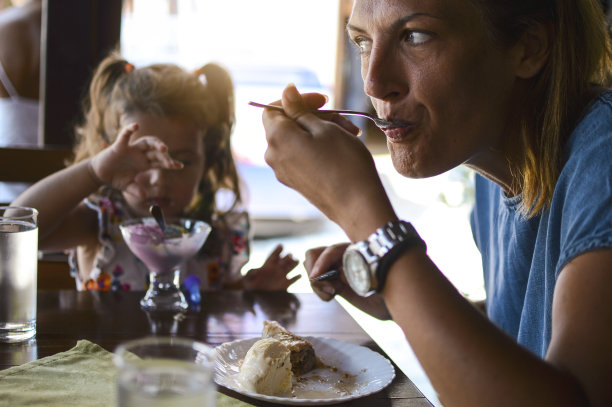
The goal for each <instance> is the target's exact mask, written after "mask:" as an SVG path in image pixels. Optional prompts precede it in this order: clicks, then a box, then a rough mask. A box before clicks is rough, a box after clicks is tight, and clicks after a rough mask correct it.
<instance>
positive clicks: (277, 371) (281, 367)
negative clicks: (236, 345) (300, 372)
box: [238, 338, 293, 396]
mask: <svg viewBox="0 0 612 407" xmlns="http://www.w3.org/2000/svg"><path fill="white" fill-rule="evenodd" d="M290 355H291V352H290V351H289V348H287V347H286V346H285V345H283V343H282V342H280V341H279V340H277V339H274V338H265V339H260V340H258V341H257V342H255V343H254V344H253V346H251V348H250V349H249V351H248V352H247V354H246V356H245V357H244V362H243V363H242V366H241V367H240V373H239V374H238V383H239V384H240V385H241V386H242V388H243V389H244V390H247V391H250V392H253V393H259V394H265V395H268V396H279V395H282V394H285V393H288V392H290V391H291V387H292V383H291V381H292V379H293V373H292V372H291V361H290Z"/></svg>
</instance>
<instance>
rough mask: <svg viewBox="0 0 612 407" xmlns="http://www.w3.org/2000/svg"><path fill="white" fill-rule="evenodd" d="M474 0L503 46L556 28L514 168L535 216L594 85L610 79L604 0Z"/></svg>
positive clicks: (527, 109) (525, 113) (525, 206)
mask: <svg viewBox="0 0 612 407" xmlns="http://www.w3.org/2000/svg"><path fill="white" fill-rule="evenodd" d="M471 1H472V2H473V3H474V4H475V5H476V6H477V7H478V8H479V9H480V10H481V11H482V15H483V19H484V21H485V24H486V26H487V28H488V31H489V34H490V37H491V39H492V41H493V42H494V43H497V44H498V45H500V46H506V45H511V44H514V43H516V42H517V41H518V40H519V39H520V38H521V35H522V34H523V33H524V32H525V30H526V29H528V28H529V27H531V26H534V25H536V24H540V23H543V24H545V25H546V27H547V28H548V29H549V30H550V35H551V37H550V38H551V40H550V54H549V57H548V61H547V62H546V64H545V65H544V67H543V69H542V71H541V72H540V73H539V74H538V75H536V76H535V77H534V78H532V79H531V83H530V86H528V87H527V88H528V89H529V90H528V92H531V94H530V95H528V96H527V97H526V98H524V99H525V100H524V101H525V103H524V104H523V107H522V108H523V110H522V115H521V125H522V143H523V147H524V150H525V155H524V159H523V161H522V162H518V163H513V166H515V168H513V169H512V170H513V171H514V174H515V179H516V180H515V182H516V184H515V186H518V187H519V189H520V190H521V191H522V210H523V212H524V213H525V214H526V215H527V216H533V215H535V214H537V213H538V212H540V211H541V210H543V209H545V208H546V207H548V206H549V205H550V202H551V200H552V196H553V192H554V189H555V185H556V183H557V180H558V177H559V174H560V172H561V168H562V166H563V160H564V158H563V153H564V147H565V145H566V142H567V140H568V138H569V135H570V134H571V132H572V130H573V128H574V127H575V126H576V124H577V122H578V121H579V120H580V118H581V116H582V114H583V113H584V108H585V105H586V103H587V101H588V99H587V98H588V96H589V91H590V90H591V89H592V87H593V85H598V86H603V87H607V86H609V85H610V81H611V63H612V53H611V48H610V38H609V35H608V30H607V27H606V22H605V17H604V14H603V10H602V6H601V5H600V4H599V2H598V1H597V0H471ZM515 142H516V141H515Z"/></svg>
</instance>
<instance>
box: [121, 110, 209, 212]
mask: <svg viewBox="0 0 612 407" xmlns="http://www.w3.org/2000/svg"><path fill="white" fill-rule="evenodd" d="M124 122H125V123H126V124H127V123H134V122H136V123H138V124H139V125H140V127H139V129H138V131H137V132H136V133H135V134H134V136H133V137H134V139H137V138H138V137H142V136H144V135H151V136H155V137H157V138H159V139H160V140H161V141H163V142H164V143H165V144H166V145H167V146H168V153H169V154H170V156H171V157H172V158H174V159H175V160H177V161H180V162H182V163H183V165H184V167H183V168H182V169H180V170H164V169H151V170H148V171H144V172H141V173H140V174H138V175H137V176H136V179H135V183H136V184H137V185H130V186H129V187H128V188H127V189H126V190H125V191H124V192H123V196H124V198H125V200H126V202H127V204H128V206H129V207H130V209H131V210H132V211H133V212H134V215H136V216H150V215H149V206H151V205H152V204H157V205H159V206H160V207H161V208H162V210H163V211H164V214H165V215H166V216H168V217H170V216H181V215H183V212H184V211H185V209H186V208H187V206H188V205H189V204H190V203H191V201H192V199H193V197H194V196H195V194H196V193H197V189H198V185H199V184H200V181H201V179H202V174H203V170H204V147H203V145H204V144H203V143H204V142H203V139H202V138H203V134H202V131H201V130H200V129H199V128H197V127H196V126H195V124H194V123H193V122H191V121H188V120H182V119H177V118H167V117H158V116H154V115H151V114H147V113H135V114H130V115H127V116H126V117H125V118H124ZM139 190H140V191H144V196H142V192H139Z"/></svg>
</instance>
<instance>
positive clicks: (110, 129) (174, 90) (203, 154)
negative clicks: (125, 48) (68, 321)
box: [13, 54, 299, 290]
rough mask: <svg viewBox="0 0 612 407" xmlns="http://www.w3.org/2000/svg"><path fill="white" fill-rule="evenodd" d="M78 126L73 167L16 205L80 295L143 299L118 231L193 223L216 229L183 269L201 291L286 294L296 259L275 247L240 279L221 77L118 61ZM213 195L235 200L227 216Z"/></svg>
mask: <svg viewBox="0 0 612 407" xmlns="http://www.w3.org/2000/svg"><path fill="white" fill-rule="evenodd" d="M84 112H85V120H84V123H83V125H82V126H79V127H77V129H76V133H77V143H76V146H75V159H74V163H73V164H72V165H70V166H69V167H67V168H65V169H63V170H62V171H59V172H57V173H55V174H53V175H51V176H49V177H47V178H45V179H43V180H41V181H39V182H38V183H36V184H34V185H33V186H32V187H30V188H29V189H28V190H26V191H25V192H24V193H23V194H22V195H21V196H20V197H19V198H17V199H16V200H15V201H14V202H13V204H14V205H22V206H30V207H35V208H37V209H38V210H39V211H40V217H39V220H40V222H39V241H40V243H39V245H40V249H41V250H54V251H60V250H69V253H70V264H71V268H72V273H73V276H74V277H75V279H76V283H77V288H78V289H79V290H110V289H112V290H134V289H136V290H143V289H145V288H146V287H147V279H148V271H147V268H146V267H145V265H144V264H143V263H141V262H140V261H139V260H138V259H137V258H136V257H135V256H134V255H133V254H132V253H131V252H130V251H129V249H128V248H127V246H126V244H125V242H124V241H123V238H122V236H121V232H120V231H119V224H120V223H121V222H122V221H124V220H126V219H130V218H135V217H146V216H150V214H149V207H150V206H151V205H153V204H156V205H159V206H160V207H161V208H162V210H163V211H164V213H165V215H166V216H167V217H178V216H181V217H191V218H197V219H201V220H204V221H206V222H208V223H210V224H211V225H212V226H213V231H212V232H211V234H210V235H209V237H208V239H207V241H206V243H205V244H204V246H203V248H202V249H201V250H200V252H199V253H198V254H197V255H196V256H195V257H194V258H193V259H191V260H189V261H188V262H187V264H186V265H185V266H183V268H182V269H181V277H182V278H185V277H186V276H188V275H191V274H195V275H198V277H200V280H201V282H202V288H208V289H221V288H237V289H239V288H244V289H264V290H265V289H267V290H285V289H287V287H288V286H289V285H291V284H292V283H293V282H294V281H295V280H297V278H299V276H296V277H293V278H290V279H287V273H289V272H290V271H291V270H292V269H293V268H294V267H295V266H296V265H297V261H296V260H295V259H293V257H292V256H290V255H286V256H284V255H281V252H282V247H281V246H280V245H279V246H278V247H277V248H276V249H275V250H274V251H273V252H272V253H271V255H270V256H269V257H268V259H267V260H266V261H265V263H264V265H263V266H262V267H261V268H259V269H253V270H250V271H249V272H248V273H247V274H246V275H245V276H244V277H243V276H242V273H241V268H242V266H243V265H244V264H245V263H246V262H247V260H248V256H249V219H248V215H247V213H246V212H245V211H244V210H242V209H241V207H240V205H241V193H240V185H239V177H238V174H237V172H236V167H235V164H234V159H233V157H232V153H231V149H230V134H231V131H232V127H233V124H234V96H233V85H232V81H231V78H230V76H229V74H228V72H227V71H226V70H224V69H223V68H221V67H220V66H218V65H215V64H207V65H205V66H204V67H202V68H201V69H199V70H197V71H196V72H195V73H191V72H187V71H185V70H184V69H182V68H180V67H178V66H175V65H172V64H155V65H151V66H148V67H143V68H138V69H137V68H135V67H134V66H133V65H132V64H130V63H128V62H127V61H125V60H124V59H122V58H121V57H120V56H119V55H118V54H113V55H111V56H109V57H107V58H106V59H105V60H104V61H102V63H101V64H100V66H99V67H98V69H97V70H96V72H95V73H94V76H93V79H92V82H91V85H90V92H89V97H88V99H87V100H86V101H85V106H84ZM219 192H225V195H228V194H229V195H231V198H232V199H231V204H230V205H228V207H226V208H220V207H219V205H217V202H216V198H217V197H218V195H219V194H218V193H219Z"/></svg>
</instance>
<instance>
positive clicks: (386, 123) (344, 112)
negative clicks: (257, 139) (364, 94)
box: [249, 102, 400, 128]
mask: <svg viewBox="0 0 612 407" xmlns="http://www.w3.org/2000/svg"><path fill="white" fill-rule="evenodd" d="M249 105H251V106H256V107H263V108H265V109H273V110H278V111H280V112H284V109H283V108H282V107H281V106H276V105H266V104H264V103H257V102H249ZM310 112H311V113H314V114H332V113H335V114H342V115H349V116H361V117H365V118H368V119H370V120H372V121H373V122H374V123H375V124H376V125H377V126H378V127H380V128H387V127H394V126H399V125H400V124H399V123H396V122H390V121H387V120H383V119H380V118H378V117H376V116H374V115H372V114H370V113H367V112H359V111H357V110H337V109H312V110H310Z"/></svg>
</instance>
